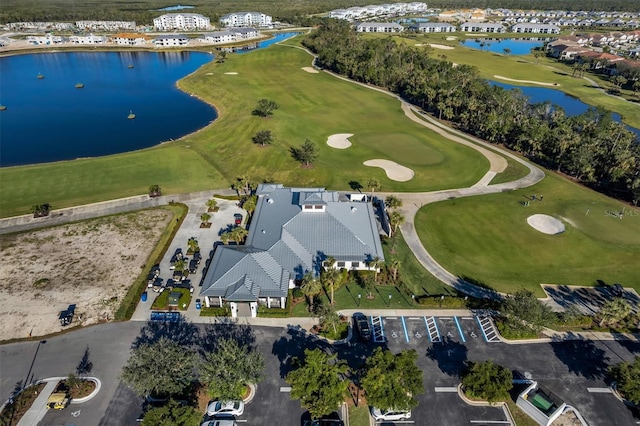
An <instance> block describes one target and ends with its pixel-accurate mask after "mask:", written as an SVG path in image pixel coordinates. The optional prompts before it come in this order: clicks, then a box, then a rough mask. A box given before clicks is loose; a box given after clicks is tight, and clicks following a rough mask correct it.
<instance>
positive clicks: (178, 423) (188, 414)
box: [142, 399, 202, 426]
mask: <svg viewBox="0 0 640 426" xmlns="http://www.w3.org/2000/svg"><path fill="white" fill-rule="evenodd" d="M201 418H202V415H201V414H200V413H199V412H198V411H196V410H195V409H194V408H193V407H190V406H188V405H182V404H180V403H178V402H177V401H176V400H174V399H170V400H169V401H168V402H167V403H166V404H165V405H162V406H160V407H154V408H152V409H150V410H149V411H147V413H146V414H145V415H144V419H143V420H142V426H197V425H198V424H200V420H201Z"/></svg>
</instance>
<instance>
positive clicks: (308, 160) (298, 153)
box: [291, 139, 318, 167]
mask: <svg viewBox="0 0 640 426" xmlns="http://www.w3.org/2000/svg"><path fill="white" fill-rule="evenodd" d="M291 155H292V156H293V158H294V159H295V160H296V161H299V162H301V163H302V164H304V165H305V166H307V167H309V165H311V164H312V163H313V162H314V161H315V160H316V159H317V158H318V148H317V147H316V145H315V144H314V143H313V142H311V141H310V140H309V139H306V140H305V141H304V143H303V144H302V145H300V146H299V147H291Z"/></svg>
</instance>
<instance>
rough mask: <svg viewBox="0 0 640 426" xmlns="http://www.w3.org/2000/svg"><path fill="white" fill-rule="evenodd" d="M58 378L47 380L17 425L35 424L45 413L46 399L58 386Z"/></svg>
mask: <svg viewBox="0 0 640 426" xmlns="http://www.w3.org/2000/svg"><path fill="white" fill-rule="evenodd" d="M58 381H59V380H57V379H56V380H54V381H50V382H47V384H46V386H45V387H44V389H42V392H40V395H38V397H37V398H36V400H35V401H33V404H31V408H29V410H28V411H27V412H26V413H24V416H22V418H21V419H20V421H19V422H18V425H17V426H37V424H38V423H40V421H41V420H42V419H43V418H44V415H45V414H46V413H47V400H48V399H49V397H50V396H51V394H52V393H53V391H54V390H55V389H56V386H58Z"/></svg>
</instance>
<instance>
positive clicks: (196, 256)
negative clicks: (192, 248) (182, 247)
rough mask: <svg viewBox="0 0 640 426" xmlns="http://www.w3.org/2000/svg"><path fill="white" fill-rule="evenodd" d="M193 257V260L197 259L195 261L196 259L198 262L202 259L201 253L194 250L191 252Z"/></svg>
mask: <svg viewBox="0 0 640 426" xmlns="http://www.w3.org/2000/svg"><path fill="white" fill-rule="evenodd" d="M193 258H194V259H195V260H197V261H198V263H200V261H201V260H202V255H201V254H200V252H199V251H196V252H194V253H193Z"/></svg>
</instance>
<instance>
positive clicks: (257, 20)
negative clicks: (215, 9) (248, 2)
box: [220, 12, 273, 28]
mask: <svg viewBox="0 0 640 426" xmlns="http://www.w3.org/2000/svg"><path fill="white" fill-rule="evenodd" d="M220 24H221V25H222V26H224V27H258V28H271V27H272V26H273V23H272V18H271V16H269V15H265V14H264V13H260V12H235V13H228V14H226V15H224V16H222V17H221V18H220Z"/></svg>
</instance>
